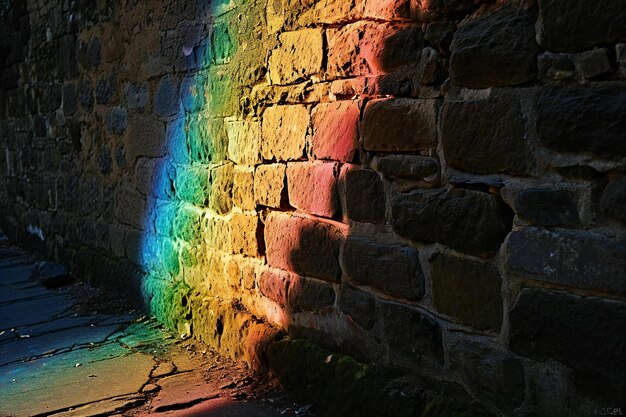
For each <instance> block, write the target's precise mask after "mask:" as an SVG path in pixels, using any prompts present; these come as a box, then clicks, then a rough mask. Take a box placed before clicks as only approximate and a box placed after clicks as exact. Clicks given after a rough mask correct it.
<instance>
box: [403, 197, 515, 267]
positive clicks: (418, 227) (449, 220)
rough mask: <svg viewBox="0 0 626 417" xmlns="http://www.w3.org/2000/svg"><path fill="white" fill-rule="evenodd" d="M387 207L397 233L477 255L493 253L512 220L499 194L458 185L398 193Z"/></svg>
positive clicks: (509, 228)
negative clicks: (459, 187) (463, 187)
mask: <svg viewBox="0 0 626 417" xmlns="http://www.w3.org/2000/svg"><path fill="white" fill-rule="evenodd" d="M391 209H392V225H393V228H394V230H395V231H396V233H398V234H399V235H400V236H404V237H406V238H408V239H411V240H414V241H418V242H440V243H443V244H444V245H448V246H450V247H451V248H453V249H456V250H459V251H461V252H465V253H468V254H472V255H479V256H493V255H495V254H496V252H498V250H499V248H500V245H501V244H502V242H503V241H504V238H505V237H506V235H507V234H508V233H509V231H510V230H511V225H512V222H513V213H512V211H511V209H510V208H509V207H508V206H507V205H506V204H504V202H503V201H502V200H501V199H500V198H499V197H497V196H495V195H493V194H488V193H483V192H480V191H473V190H464V189H458V188H457V189H451V190H446V189H440V190H416V191H412V192H410V193H407V194H399V195H397V196H396V197H394V198H393V200H392V202H391Z"/></svg>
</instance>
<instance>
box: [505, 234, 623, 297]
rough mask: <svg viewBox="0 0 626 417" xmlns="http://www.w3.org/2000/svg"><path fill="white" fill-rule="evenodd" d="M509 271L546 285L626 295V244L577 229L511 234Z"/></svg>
mask: <svg viewBox="0 0 626 417" xmlns="http://www.w3.org/2000/svg"><path fill="white" fill-rule="evenodd" d="M507 252H508V256H507V263H506V265H507V268H508V269H509V271H512V272H515V273H517V274H520V275H523V276H526V277H529V278H532V279H535V280H538V281H544V282H550V283H553V284H559V285H565V286H572V287H577V288H583V289H590V290H591V289H593V290H601V291H610V292H618V293H626V242H624V241H620V240H617V239H610V238H606V237H604V236H602V235H598V234H594V233H590V232H583V231H581V232H579V231H574V230H544V229H539V228H536V227H527V228H524V229H522V230H520V231H516V232H513V233H511V236H510V238H509V240H508V244H507Z"/></svg>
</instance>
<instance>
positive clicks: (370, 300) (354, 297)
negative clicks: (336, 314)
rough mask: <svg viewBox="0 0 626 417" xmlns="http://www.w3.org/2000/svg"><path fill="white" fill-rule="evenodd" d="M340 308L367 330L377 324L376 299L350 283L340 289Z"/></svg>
mask: <svg viewBox="0 0 626 417" xmlns="http://www.w3.org/2000/svg"><path fill="white" fill-rule="evenodd" d="M337 303H338V305H339V308H340V309H341V311H342V313H344V314H346V315H347V316H348V317H350V319H351V320H353V321H354V322H356V323H357V324H358V325H359V326H361V327H363V328H364V329H365V330H372V329H373V328H374V325H375V324H376V318H377V311H376V299H375V298H374V296H373V295H372V294H370V293H368V292H365V291H361V290H359V289H357V288H355V287H353V286H351V285H349V284H344V285H342V286H341V288H340V290H339V300H338V302H337Z"/></svg>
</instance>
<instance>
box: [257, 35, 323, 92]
mask: <svg viewBox="0 0 626 417" xmlns="http://www.w3.org/2000/svg"><path fill="white" fill-rule="evenodd" d="M279 42H280V46H279V47H278V48H277V49H275V50H273V51H272V54H271V56H270V61H269V72H270V81H271V82H272V84H291V83H294V82H296V81H300V80H303V79H306V78H309V77H310V76H311V75H314V74H317V73H318V72H320V71H321V69H322V62H323V59H324V49H323V42H324V39H323V31H322V29H302V30H298V31H294V32H283V33H281V34H280V36H279Z"/></svg>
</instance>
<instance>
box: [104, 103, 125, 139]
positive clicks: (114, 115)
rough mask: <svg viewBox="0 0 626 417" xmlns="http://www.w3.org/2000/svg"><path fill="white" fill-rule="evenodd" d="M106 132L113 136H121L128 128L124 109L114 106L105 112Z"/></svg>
mask: <svg viewBox="0 0 626 417" xmlns="http://www.w3.org/2000/svg"><path fill="white" fill-rule="evenodd" d="M106 126H107V130H108V131H109V132H111V133H113V134H114V135H121V134H122V133H124V131H125V130H126V126H128V112H127V111H126V109H125V108H124V107H120V106H115V107H113V108H112V109H110V110H109V111H108V112H107V116H106Z"/></svg>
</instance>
